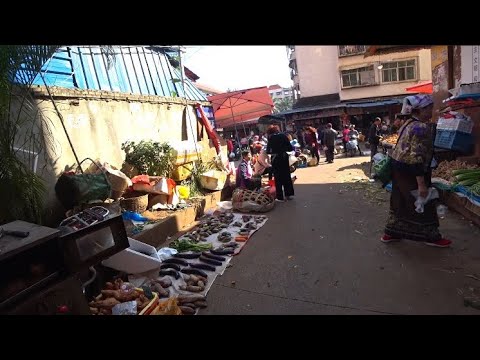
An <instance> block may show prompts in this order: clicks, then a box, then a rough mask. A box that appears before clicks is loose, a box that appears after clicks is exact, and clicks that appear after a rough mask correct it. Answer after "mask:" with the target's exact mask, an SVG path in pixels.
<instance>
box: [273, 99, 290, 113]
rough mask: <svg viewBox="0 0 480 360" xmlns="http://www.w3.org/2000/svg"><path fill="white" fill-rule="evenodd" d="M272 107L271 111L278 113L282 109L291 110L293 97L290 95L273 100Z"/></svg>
mask: <svg viewBox="0 0 480 360" xmlns="http://www.w3.org/2000/svg"><path fill="white" fill-rule="evenodd" d="M273 104H274V108H273V113H274V114H278V113H280V112H283V111H287V110H291V109H292V106H293V99H292V98H291V97H286V98H283V99H275V100H273Z"/></svg>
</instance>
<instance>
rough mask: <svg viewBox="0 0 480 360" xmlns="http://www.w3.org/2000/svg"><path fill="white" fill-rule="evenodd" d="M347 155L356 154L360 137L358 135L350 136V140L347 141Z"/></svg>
mask: <svg viewBox="0 0 480 360" xmlns="http://www.w3.org/2000/svg"><path fill="white" fill-rule="evenodd" d="M346 146H347V156H351V157H353V156H355V154H356V153H357V150H358V137H357V135H352V136H350V141H349V142H347V144H346Z"/></svg>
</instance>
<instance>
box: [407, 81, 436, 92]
mask: <svg viewBox="0 0 480 360" xmlns="http://www.w3.org/2000/svg"><path fill="white" fill-rule="evenodd" d="M405 90H406V91H409V92H413V93H420V94H432V93H433V84H432V82H431V81H428V82H426V83H423V84H417V85H414V86H409V87H407V88H406V89H405Z"/></svg>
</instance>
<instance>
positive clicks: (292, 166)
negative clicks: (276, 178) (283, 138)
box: [287, 151, 298, 173]
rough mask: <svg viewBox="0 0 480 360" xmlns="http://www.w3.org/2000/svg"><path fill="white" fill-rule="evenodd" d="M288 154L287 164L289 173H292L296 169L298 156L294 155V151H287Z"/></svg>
mask: <svg viewBox="0 0 480 360" xmlns="http://www.w3.org/2000/svg"><path fill="white" fill-rule="evenodd" d="M287 154H288V165H289V166H290V173H293V172H294V171H295V170H297V164H298V157H297V156H296V155H295V151H289V152H287Z"/></svg>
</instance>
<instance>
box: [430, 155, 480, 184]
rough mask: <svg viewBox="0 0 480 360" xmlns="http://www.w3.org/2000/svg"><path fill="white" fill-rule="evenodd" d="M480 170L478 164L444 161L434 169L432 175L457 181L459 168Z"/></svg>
mask: <svg viewBox="0 0 480 360" xmlns="http://www.w3.org/2000/svg"><path fill="white" fill-rule="evenodd" d="M470 169H471V170H480V168H479V167H478V166H476V165H472V164H467V163H465V162H463V161H458V160H454V161H442V162H441V163H440V164H438V167H437V168H436V169H435V170H433V173H432V176H433V177H437V178H441V179H445V180H447V181H450V182H456V180H457V179H456V177H455V174H454V173H455V171H459V170H470Z"/></svg>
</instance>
